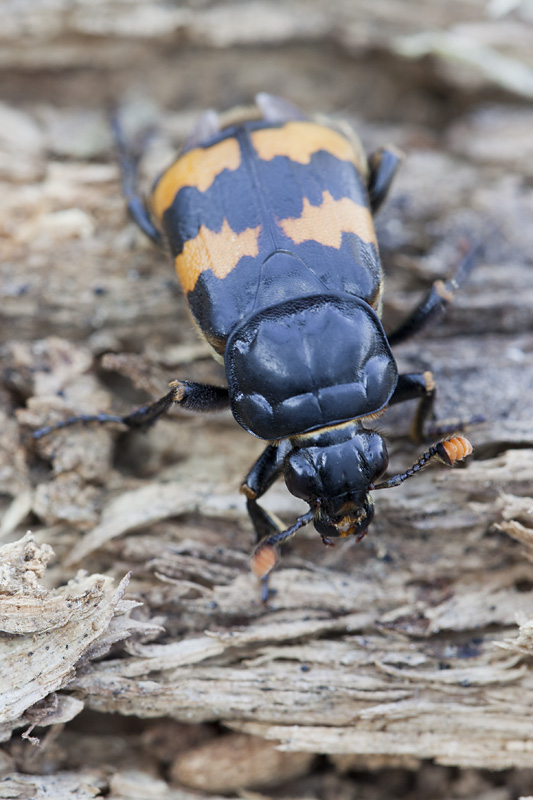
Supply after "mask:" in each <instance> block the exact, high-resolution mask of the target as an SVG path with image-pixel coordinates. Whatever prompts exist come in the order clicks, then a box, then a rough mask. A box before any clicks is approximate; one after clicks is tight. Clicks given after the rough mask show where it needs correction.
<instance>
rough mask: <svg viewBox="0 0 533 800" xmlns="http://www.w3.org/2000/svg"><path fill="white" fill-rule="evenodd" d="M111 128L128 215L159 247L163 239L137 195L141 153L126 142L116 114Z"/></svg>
mask: <svg viewBox="0 0 533 800" xmlns="http://www.w3.org/2000/svg"><path fill="white" fill-rule="evenodd" d="M111 127H112V129H113V136H114V138H115V145H116V148H117V153H118V163H119V167H120V177H121V180H122V194H123V195H124V198H125V200H126V203H127V206H128V211H129V214H130V216H131V218H132V220H133V221H134V222H135V224H136V225H137V227H138V228H139V229H140V230H141V231H142V232H143V233H144V234H145V235H146V236H148V238H149V239H151V240H152V242H154V243H155V244H158V245H161V244H162V243H163V237H162V236H161V233H160V232H159V231H158V230H157V228H156V227H155V225H154V224H153V222H152V220H151V218H150V212H149V211H148V209H147V207H146V205H145V203H144V200H143V199H142V197H141V196H140V195H139V191H138V188H137V183H138V175H139V169H138V167H139V160H140V156H141V153H140V152H139V151H138V149H136V148H133V147H132V146H131V144H130V143H128V142H127V141H126V137H125V135H124V130H123V128H122V125H121V123H120V119H119V116H118V114H114V115H113V117H112V118H111Z"/></svg>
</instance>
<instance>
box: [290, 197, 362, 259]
mask: <svg viewBox="0 0 533 800" xmlns="http://www.w3.org/2000/svg"><path fill="white" fill-rule="evenodd" d="M279 225H280V227H281V228H282V230H283V232H284V233H285V235H286V236H288V237H289V238H290V239H292V240H293V242H295V244H301V243H302V242H305V241H309V240H312V241H315V242H319V243H320V244H323V245H327V246H328V247H335V248H336V249H337V250H338V249H339V248H340V246H341V244H342V234H343V233H355V234H356V235H357V236H358V237H359V238H360V239H362V241H363V242H366V243H367V244H374V245H376V246H377V242H376V233H375V231H374V225H373V222H372V215H371V214H370V211H369V210H368V208H366V206H360V205H358V204H357V203H354V201H353V200H351V199H350V198H349V197H342V198H341V199H340V200H334V199H333V197H332V196H331V194H330V193H329V192H323V193H322V204H321V205H319V206H312V205H311V203H310V202H309V200H307V198H304V201H303V209H302V213H301V215H300V216H299V217H288V218H287V219H282V220H280V222H279Z"/></svg>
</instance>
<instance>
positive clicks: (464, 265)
mask: <svg viewBox="0 0 533 800" xmlns="http://www.w3.org/2000/svg"><path fill="white" fill-rule="evenodd" d="M478 254H479V247H471V248H470V249H469V250H468V252H467V253H466V254H465V255H464V256H463V258H461V260H460V261H459V264H458V265H457V267H456V269H455V271H454V272H453V274H452V276H451V277H450V278H448V280H446V281H441V280H438V281H435V282H434V284H433V286H432V287H431V289H430V290H429V292H428V293H427V295H426V296H425V297H424V298H423V300H422V302H421V303H419V304H418V305H417V307H416V308H415V310H414V311H413V313H412V314H411V315H410V316H409V317H408V318H407V319H406V320H405V322H403V323H402V324H401V325H400V327H399V328H397V329H396V330H395V331H393V332H392V333H391V334H387V339H388V340H389V344H390V345H392V346H394V345H397V344H400V343H401V342H404V341H405V340H406V339H409V338H410V337H411V336H414V335H415V334H416V333H418V332H419V331H420V330H422V328H423V327H425V325H426V324H427V323H428V322H431V321H434V320H435V319H437V318H438V317H439V316H441V315H442V314H443V313H444V311H445V310H446V308H447V307H448V306H449V304H450V303H451V302H452V300H453V298H454V296H455V292H456V291H457V289H459V287H460V286H461V285H462V284H463V283H464V281H465V280H466V278H467V277H468V275H469V274H470V272H471V271H472V269H473V268H474V266H475V264H476V261H477V256H478Z"/></svg>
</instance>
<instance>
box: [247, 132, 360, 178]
mask: <svg viewBox="0 0 533 800" xmlns="http://www.w3.org/2000/svg"><path fill="white" fill-rule="evenodd" d="M250 137H251V139H252V144H253V146H254V149H255V151H256V153H257V155H258V156H259V158H261V159H263V160H264V161H271V160H272V159H273V158H275V157H276V156H287V157H288V158H290V159H291V161H297V162H298V163H299V164H309V162H310V161H311V156H312V155H313V153H318V152H319V151H320V150H325V151H326V152H327V153H331V154H332V155H334V156H336V157H337V158H339V159H340V160H341V161H351V162H352V164H355V166H356V167H357V168H358V169H360V170H361V171H364V170H365V169H366V165H365V164H363V163H361V156H360V154H359V153H358V152H357V151H356V149H355V148H354V147H353V145H352V143H351V142H350V141H349V140H348V139H347V138H346V137H345V136H343V135H342V134H341V133H338V132H337V131H335V130H333V128H329V127H327V126H326V125H319V124H318V123H316V122H298V121H297V122H288V123H287V124H286V125H283V126H282V127H281V128H263V129H260V130H257V131H253V132H252V133H251V134H250Z"/></svg>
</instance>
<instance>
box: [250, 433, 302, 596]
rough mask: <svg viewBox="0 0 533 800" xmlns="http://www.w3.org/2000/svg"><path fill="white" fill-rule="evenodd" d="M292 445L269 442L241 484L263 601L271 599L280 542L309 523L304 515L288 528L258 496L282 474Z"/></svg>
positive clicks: (255, 567) (283, 442) (255, 570)
mask: <svg viewBox="0 0 533 800" xmlns="http://www.w3.org/2000/svg"><path fill="white" fill-rule="evenodd" d="M290 446H291V445H290V443H289V442H288V441H287V440H284V441H282V442H280V443H279V444H276V445H274V444H269V445H268V447H266V448H265V449H264V450H263V452H262V453H261V455H260V456H259V458H258V459H257V461H256V462H255V464H254V465H253V466H252V468H251V470H250V471H249V473H248V475H247V476H246V478H245V479H244V481H243V483H242V485H241V492H242V493H243V494H244V495H245V496H246V507H247V509H248V514H249V515H250V519H251V520H252V524H253V526H254V530H255V535H256V539H257V542H258V544H257V547H256V548H255V550H254V553H253V555H252V561H251V568H252V572H253V573H254V575H256V577H258V578H259V579H260V581H261V601H262V602H263V603H266V601H267V600H268V591H269V590H268V579H269V576H270V573H271V571H272V569H273V568H274V567H275V565H276V561H277V546H278V545H279V544H281V543H282V542H284V541H286V540H287V539H289V538H291V537H292V536H293V535H294V533H296V531H297V530H298V529H299V528H300V527H301V526H302V525H303V524H306V523H305V522H302V521H301V518H298V520H297V521H296V523H295V525H293V526H292V527H291V528H288V529H285V527H284V525H283V523H282V522H281V520H279V519H277V518H276V517H275V516H274V515H273V514H270V513H269V512H268V511H266V509H264V508H263V506H261V505H259V503H258V502H257V500H258V498H259V497H262V495H264V494H265V492H266V491H268V489H269V488H270V487H271V486H272V484H273V483H274V481H275V480H276V479H277V478H278V477H279V476H280V474H281V472H282V469H283V459H284V458H285V455H286V454H287V452H288V451H289V449H290Z"/></svg>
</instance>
